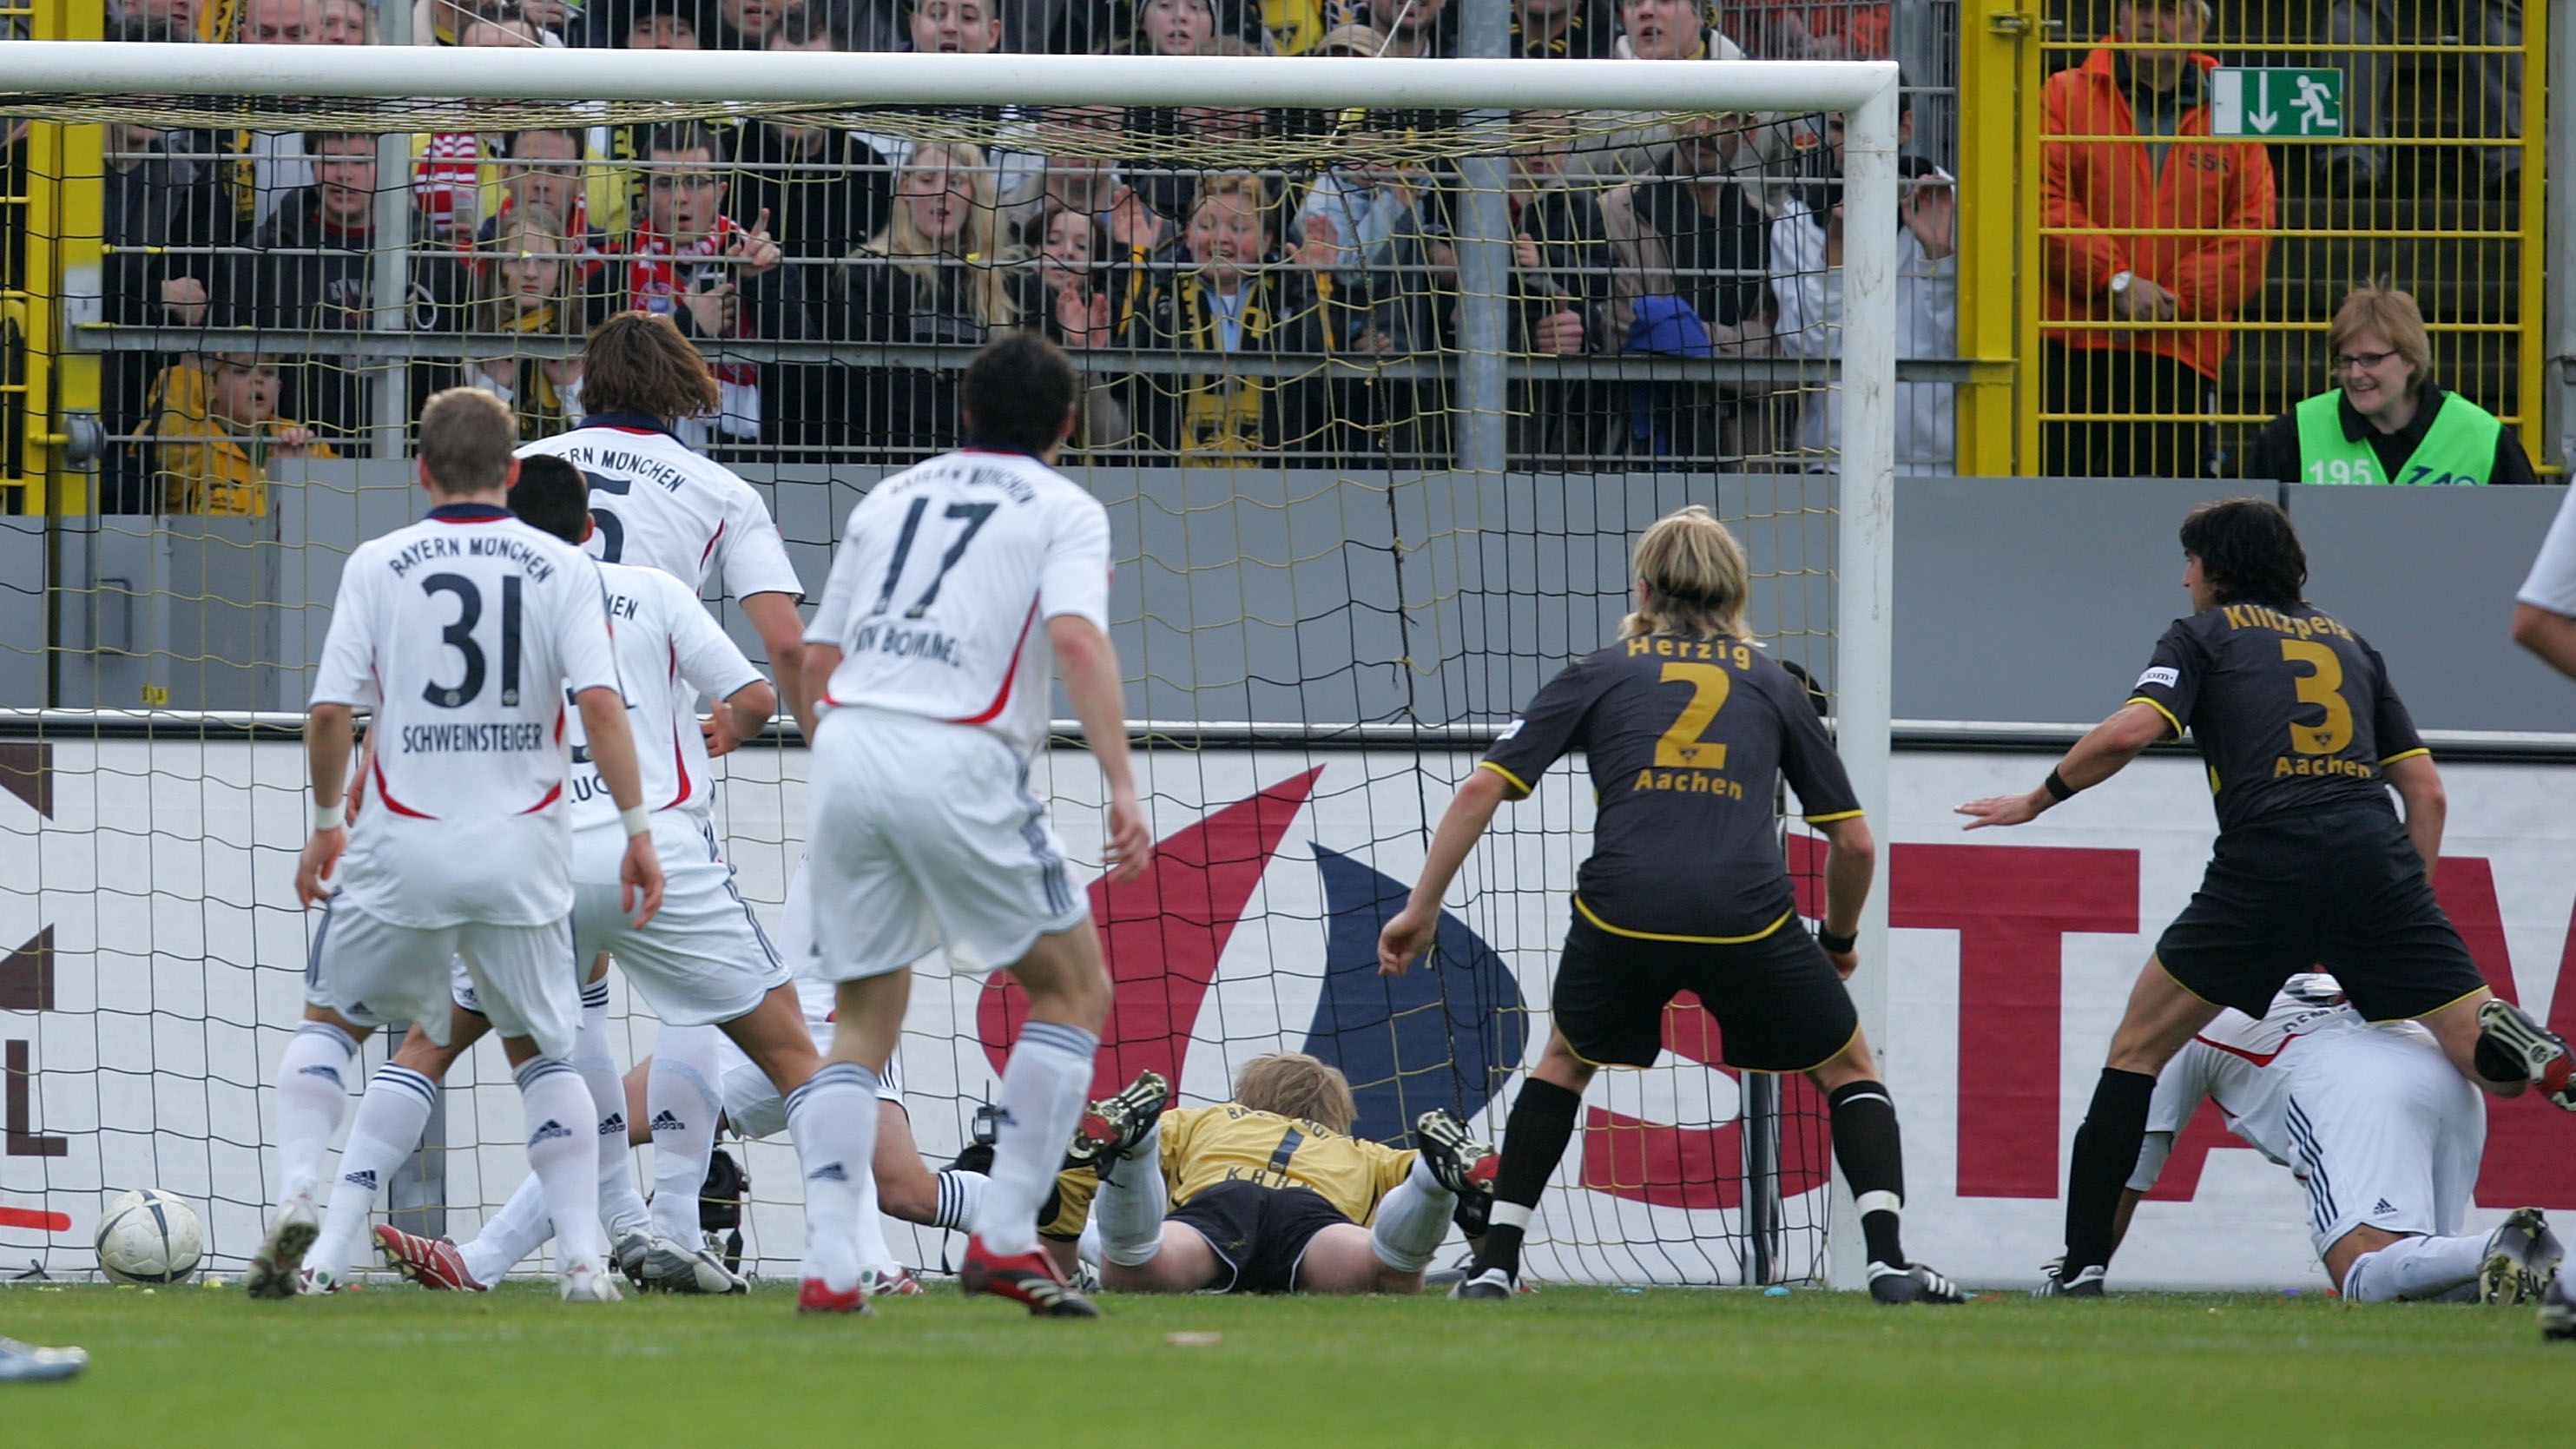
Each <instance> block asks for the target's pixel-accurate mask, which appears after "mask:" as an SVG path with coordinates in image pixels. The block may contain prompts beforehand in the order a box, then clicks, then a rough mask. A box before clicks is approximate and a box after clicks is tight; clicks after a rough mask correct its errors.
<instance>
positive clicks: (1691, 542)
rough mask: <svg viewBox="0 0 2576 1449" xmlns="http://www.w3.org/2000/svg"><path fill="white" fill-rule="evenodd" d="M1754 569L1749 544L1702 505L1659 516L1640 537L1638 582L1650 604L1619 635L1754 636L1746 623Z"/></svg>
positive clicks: (1621, 627) (1622, 624)
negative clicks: (1746, 551)
mask: <svg viewBox="0 0 2576 1449" xmlns="http://www.w3.org/2000/svg"><path fill="white" fill-rule="evenodd" d="M1752 575H1753V569H1752V565H1750V564H1749V563H1747V562H1746V561H1745V558H1744V545H1742V544H1740V543H1737V542H1736V541H1735V535H1734V534H1732V533H1730V532H1728V531H1727V527H1726V525H1725V524H1723V523H1720V522H1718V521H1717V515H1716V514H1714V513H1711V512H1709V511H1708V509H1707V508H1705V507H1703V506H1701V505H1700V504H1697V503H1693V504H1691V505H1689V506H1688V507H1685V508H1677V509H1675V510H1673V511H1672V512H1670V513H1667V514H1665V515H1664V516H1663V517H1661V518H1658V519H1656V520H1655V523H1654V526H1653V527H1651V528H1649V529H1647V530H1646V536H1645V537H1643V538H1640V539H1638V540H1637V581H1638V582H1639V583H1642V584H1644V585H1645V586H1646V602H1645V605H1644V607H1642V608H1640V609H1638V610H1637V611H1636V612H1635V613H1632V614H1630V615H1629V616H1628V617H1627V618H1625V619H1623V620H1621V621H1620V622H1619V637H1620V638H1622V639H1634V638H1636V637H1637V636H1638V635H1640V634H1690V635H1696V636H1699V637H1702V638H1707V637H1711V636H1716V635H1725V636H1727V637H1729V638H1735V639H1744V638H1750V637H1751V630H1750V629H1749V628H1748V627H1747V625H1746V624H1745V621H1744V611H1745V605H1746V603H1747V595H1748V594H1749V593H1750V592H1751V581H1752Z"/></svg>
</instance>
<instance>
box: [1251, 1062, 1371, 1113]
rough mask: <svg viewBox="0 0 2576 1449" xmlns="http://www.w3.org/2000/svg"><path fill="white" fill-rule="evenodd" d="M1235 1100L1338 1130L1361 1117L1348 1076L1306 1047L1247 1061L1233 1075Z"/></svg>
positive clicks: (1256, 1108) (1256, 1109) (1261, 1109)
mask: <svg viewBox="0 0 2576 1449" xmlns="http://www.w3.org/2000/svg"><path fill="white" fill-rule="evenodd" d="M1234 1100H1236V1101H1238V1102H1240V1103H1242V1104H1243V1105H1244V1106H1247V1107H1250V1108H1251V1109H1252V1110H1254V1111H1256V1112H1276V1113H1278V1114H1279V1115H1280V1116H1282V1117H1295V1118H1297V1119H1299V1120H1301V1121H1306V1122H1313V1123H1316V1124H1318V1125H1319V1126H1324V1127H1330V1128H1332V1129H1333V1130H1334V1131H1336V1132H1348V1131H1350V1130H1351V1124H1352V1123H1353V1122H1356V1121H1358V1120H1359V1117H1360V1104H1359V1103H1358V1102H1357V1101H1356V1100H1354V1099H1353V1098H1352V1096H1351V1081H1350V1078H1348V1077H1345V1076H1343V1075H1342V1069H1341V1068H1339V1067H1336V1066H1332V1065H1329V1064H1328V1063H1326V1062H1324V1061H1323V1060H1321V1059H1320V1058H1316V1057H1310V1056H1308V1055H1306V1054H1305V1053H1304V1052H1272V1053H1270V1054H1269V1055H1268V1056H1259V1057H1254V1058H1253V1059H1252V1060H1250V1061H1248V1062H1245V1063H1244V1064H1243V1070H1242V1071H1239V1072H1237V1073H1235V1074H1234Z"/></svg>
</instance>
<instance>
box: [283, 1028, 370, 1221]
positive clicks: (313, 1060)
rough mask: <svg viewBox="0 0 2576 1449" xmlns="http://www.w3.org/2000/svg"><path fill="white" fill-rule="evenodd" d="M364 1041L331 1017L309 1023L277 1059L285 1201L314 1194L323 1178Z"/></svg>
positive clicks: (287, 1043)
mask: <svg viewBox="0 0 2576 1449" xmlns="http://www.w3.org/2000/svg"><path fill="white" fill-rule="evenodd" d="M357 1055H358V1044H357V1043H356V1042H354V1041H351V1040H349V1034H348V1033H347V1032H345V1031H342V1030H340V1028H338V1027H336V1026H333V1025H332V1024H330V1023H329V1022H327V1021H308V1022H306V1023H304V1024H303V1025H302V1026H299V1027H297V1028H296V1029H295V1035H293V1036H291V1037H288V1038H287V1039H286V1050H285V1052H283V1053H282V1054H280V1055H279V1057H278V1059H277V1172H278V1179H279V1186H280V1187H281V1188H282V1191H281V1192H280V1193H279V1195H278V1196H279V1200H280V1201H281V1202H282V1201H285V1200H287V1199H289V1198H294V1197H298V1196H309V1195H311V1194H312V1193H313V1191H314V1190H315V1189H316V1188H318V1187H319V1186H320V1185H321V1182H322V1153H323V1151H324V1149H326V1148H328V1147H329V1146H330V1145H331V1134H332V1133H334V1132H336V1131H338V1130H339V1128H340V1113H341V1111H342V1109H343V1108H345V1107H346V1106H347V1105H348V1101H349V1071H350V1068H351V1067H352V1066H353V1065H354V1064H355V1059H356V1057H357Z"/></svg>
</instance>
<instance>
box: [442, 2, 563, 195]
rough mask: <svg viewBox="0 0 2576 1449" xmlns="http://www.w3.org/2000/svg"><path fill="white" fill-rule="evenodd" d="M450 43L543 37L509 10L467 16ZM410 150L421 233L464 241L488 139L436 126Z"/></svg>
mask: <svg viewBox="0 0 2576 1449" xmlns="http://www.w3.org/2000/svg"><path fill="white" fill-rule="evenodd" d="M455 43H456V44H457V45H459V46H464V47H469V48H473V49H494V50H527V49H535V48H537V47H539V46H542V45H543V44H544V43H545V42H544V37H543V36H542V35H541V34H540V33H539V32H538V30H537V27H536V26H535V25H534V24H533V23H532V22H530V21H527V20H525V19H522V18H520V17H519V16H518V15H516V14H515V13H512V14H505V15H504V16H503V17H501V18H497V19H495V18H491V17H482V16H478V17H475V18H473V19H469V20H466V21H465V22H463V23H462V24H461V25H460V26H459V27H458V29H457V32H456V42H455ZM412 155H413V156H414V157H415V158H416V159H415V160H414V161H413V162H412V192H413V195H414V196H415V197H416V198H417V199H418V201H419V203H420V214H421V230H422V232H423V233H424V234H425V235H427V236H428V237H429V238H430V239H431V240H433V241H438V242H445V243H450V244H453V245H459V246H462V245H464V244H465V243H466V242H467V241H468V240H469V239H470V238H472V237H473V236H474V235H475V233H476V231H477V229H478V228H480V227H481V226H482V224H483V218H482V216H481V214H480V212H481V209H482V193H483V172H484V163H485V162H486V161H487V160H489V159H490V157H491V155H492V142H491V140H490V139H489V138H486V137H484V136H481V135H478V134H476V133H474V132H472V131H439V132H434V133H431V134H428V135H421V136H414V137H413V138H412Z"/></svg>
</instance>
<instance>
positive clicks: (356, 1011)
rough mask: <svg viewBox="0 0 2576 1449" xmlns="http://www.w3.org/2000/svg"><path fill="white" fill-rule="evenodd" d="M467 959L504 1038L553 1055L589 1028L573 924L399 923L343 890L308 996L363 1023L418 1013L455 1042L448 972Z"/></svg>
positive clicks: (316, 956) (435, 1033) (484, 1008)
mask: <svg viewBox="0 0 2576 1449" xmlns="http://www.w3.org/2000/svg"><path fill="white" fill-rule="evenodd" d="M458 966H462V967H463V968H464V969H465V971H467V972H468V973H469V977H470V980H471V981H472V983H473V987H474V992H473V994H474V996H475V998H476V1004H475V1006H474V1009H475V1010H476V1011H479V1012H481V1013H482V1014H483V1015H484V1016H486V1017H489V1018H490V1019H491V1022H492V1029H493V1030H495V1031H497V1032H499V1033H500V1034H501V1035H502V1036H504V1037H532V1038H534V1039H535V1041H536V1044H537V1050H538V1051H539V1052H541V1053H543V1054H544V1055H546V1056H550V1057H568V1056H570V1055H572V1045H573V1037H574V1036H575V1035H576V1034H577V1033H579V1031H580V1030H581V977H582V968H581V964H580V958H579V957H577V956H575V955H574V953H573V940H572V929H571V927H570V924H569V923H566V924H564V925H554V926H496V925H492V924H490V923H488V922H483V921H468V922H465V923H464V924H462V925H455V926H434V927H427V928H423V927H418V926H397V925H394V924H392V923H390V922H387V921H381V920H378V919H377V918H375V917H374V916H371V915H368V914H367V913H366V912H365V911H362V910H360V909H358V908H357V907H355V906H353V905H350V904H349V903H348V902H347V901H346V900H344V899H342V898H340V897H337V896H334V897H333V898H332V901H331V905H330V908H329V910H328V911H327V912H326V913H325V914H324V915H323V917H322V925H321V928H320V929H319V930H317V931H316V932H315V933H314V936H313V951H312V955H311V957H310V958H309V959H308V961H307V962H306V965H305V968H304V999H305V1000H306V1001H308V1002H311V1003H312V1004H314V1005H316V1006H325V1007H329V1008H330V1009H331V1010H333V1011H335V1012H338V1013H339V1014H340V1015H341V1016H343V1017H345V1018H347V1019H348V1020H349V1021H351V1022H353V1023H356V1024H357V1025H360V1026H383V1025H385V1024H386V1023H387V1022H394V1021H410V1022H414V1023H416V1024H418V1025H419V1027H420V1028H421V1030H423V1031H425V1032H427V1033H429V1038H430V1040H432V1041H435V1042H437V1043H438V1044H439V1045H441V1046H445V1045H446V1044H447V1024H448V1013H447V1005H448V1002H449V1000H450V999H451V997H452V995H453V989H452V987H451V985H450V982H449V973H450V971H451V970H452V969H454V968H455V967H458Z"/></svg>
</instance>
